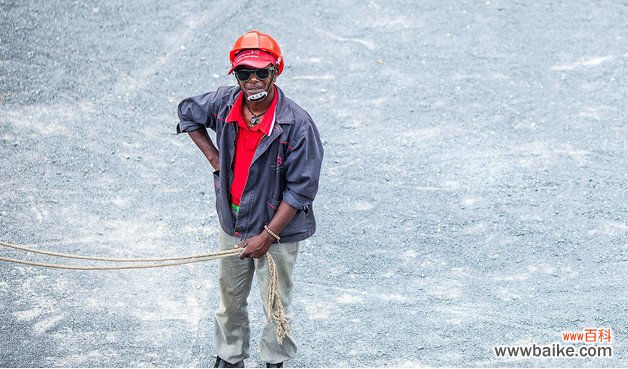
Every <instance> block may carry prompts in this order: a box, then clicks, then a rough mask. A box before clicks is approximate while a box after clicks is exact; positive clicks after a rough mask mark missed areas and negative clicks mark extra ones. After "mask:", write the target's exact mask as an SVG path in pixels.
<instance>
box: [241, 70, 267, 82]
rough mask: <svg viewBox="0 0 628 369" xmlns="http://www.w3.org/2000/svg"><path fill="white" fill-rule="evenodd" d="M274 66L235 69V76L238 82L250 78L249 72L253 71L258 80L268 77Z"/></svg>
mask: <svg viewBox="0 0 628 369" xmlns="http://www.w3.org/2000/svg"><path fill="white" fill-rule="evenodd" d="M274 70H275V68H262V69H236V71H235V72H234V73H235V76H236V78H237V79H238V81H240V82H246V81H248V80H249V79H251V74H253V73H255V77H256V78H257V79H259V80H263V79H266V78H268V77H270V72H272V71H274Z"/></svg>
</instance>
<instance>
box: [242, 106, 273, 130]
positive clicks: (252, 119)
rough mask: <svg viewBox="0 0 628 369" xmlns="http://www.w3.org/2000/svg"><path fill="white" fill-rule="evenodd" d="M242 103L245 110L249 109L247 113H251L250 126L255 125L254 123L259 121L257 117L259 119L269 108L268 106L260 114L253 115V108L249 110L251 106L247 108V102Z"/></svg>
mask: <svg viewBox="0 0 628 369" xmlns="http://www.w3.org/2000/svg"><path fill="white" fill-rule="evenodd" d="M244 105H245V106H246V110H248V111H249V113H251V115H252V117H251V125H252V126H256V125H257V124H258V123H259V119H260V118H261V117H263V116H264V114H266V112H267V111H268V109H269V108H270V107H269V108H267V109H266V110H264V112H263V113H262V114H259V115H255V113H253V110H251V108H249V104H247V103H246V102H245V103H244Z"/></svg>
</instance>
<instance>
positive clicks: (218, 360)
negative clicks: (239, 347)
mask: <svg viewBox="0 0 628 369" xmlns="http://www.w3.org/2000/svg"><path fill="white" fill-rule="evenodd" d="M214 368H244V360H240V361H238V362H237V363H235V364H231V363H230V362H228V361H225V360H223V359H222V358H221V357H220V356H216V363H215V364H214Z"/></svg>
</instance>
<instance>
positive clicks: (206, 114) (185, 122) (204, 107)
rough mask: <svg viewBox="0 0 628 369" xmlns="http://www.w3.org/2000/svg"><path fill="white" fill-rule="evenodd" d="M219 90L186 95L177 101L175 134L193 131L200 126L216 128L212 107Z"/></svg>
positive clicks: (214, 104)
mask: <svg viewBox="0 0 628 369" xmlns="http://www.w3.org/2000/svg"><path fill="white" fill-rule="evenodd" d="M218 95H220V94H219V91H214V92H209V93H206V94H203V95H198V96H193V97H188V98H187V99H184V100H183V101H181V102H180V103H179V107H178V111H177V113H178V115H179V124H177V134H178V133H182V132H191V131H195V130H197V129H199V128H202V127H207V128H211V129H212V130H214V131H215V130H216V115H215V112H214V111H213V110H214V107H215V106H216V100H217V99H219V97H218Z"/></svg>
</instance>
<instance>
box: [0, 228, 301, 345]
mask: <svg viewBox="0 0 628 369" xmlns="http://www.w3.org/2000/svg"><path fill="white" fill-rule="evenodd" d="M0 246H5V247H9V248H12V249H15V250H19V251H25V252H31V253H34V254H40V255H48V256H55V257H60V258H67V259H80V260H91V261H107V262H113V263H149V264H133V265H100V266H99V265H94V266H85V265H64V264H51V263H40V262H34V261H28V260H19V259H13V258H5V257H1V256H0V261H6V262H9V263H16V264H23V265H29V266H37V267H44V268H53V269H66V270H123V269H148V268H161V267H167V266H175V265H184V264H192V263H200V262H203V261H208V260H214V259H220V258H226V257H230V256H235V255H239V254H240V252H241V251H242V250H241V249H239V248H234V249H231V250H223V251H216V252H210V253H205V254H199V255H191V256H180V257H171V258H106V257H97V256H84V255H74V254H64V253H58V252H51V251H43V250H37V249H33V248H30V247H26V246H21V245H16V244H12V243H8V242H3V241H0ZM266 258H267V259H268V296H267V299H266V311H267V313H268V321H270V322H274V323H275V324H277V336H276V338H277V342H279V344H280V345H281V344H283V340H284V338H285V337H286V335H287V334H288V333H290V325H289V323H288V320H287V319H286V312H285V310H284V307H283V304H282V303H281V292H280V291H279V279H278V278H279V277H278V274H277V266H276V265H275V261H274V260H273V257H272V256H271V255H270V253H269V252H267V253H266Z"/></svg>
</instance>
